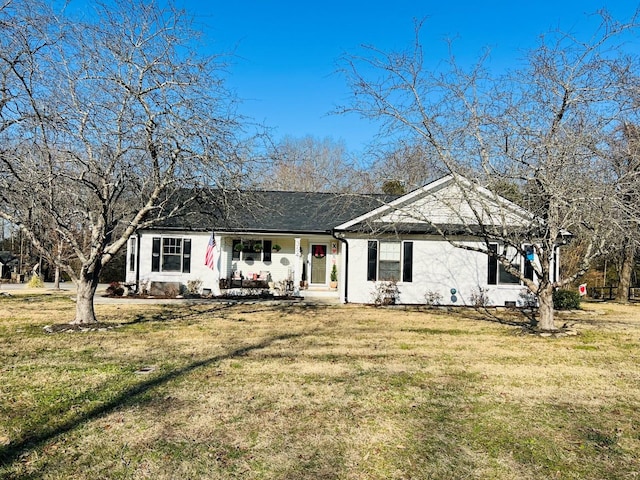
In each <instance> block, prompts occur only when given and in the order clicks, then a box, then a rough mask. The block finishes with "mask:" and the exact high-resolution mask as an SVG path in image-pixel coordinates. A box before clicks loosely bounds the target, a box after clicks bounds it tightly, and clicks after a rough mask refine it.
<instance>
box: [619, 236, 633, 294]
mask: <svg viewBox="0 0 640 480" xmlns="http://www.w3.org/2000/svg"><path fill="white" fill-rule="evenodd" d="M625 243H626V245H625V246H624V249H623V250H622V268H621V269H620V282H619V283H618V292H617V293H616V301H617V302H621V303H628V302H629V287H630V286H631V275H632V273H633V265H634V263H635V258H636V246H635V243H634V240H633V238H627V239H626V242H625Z"/></svg>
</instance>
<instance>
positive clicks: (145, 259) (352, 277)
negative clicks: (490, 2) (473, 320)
mask: <svg viewBox="0 0 640 480" xmlns="http://www.w3.org/2000/svg"><path fill="white" fill-rule="evenodd" d="M461 181H463V182H465V183H464V185H465V186H470V185H471V183H470V182H468V181H466V180H461V179H459V178H456V177H453V176H447V177H444V178H441V179H439V180H436V181H434V182H431V183H429V184H427V185H425V186H424V187H422V188H419V189H417V190H414V191H412V192H410V193H408V194H406V195H401V196H389V195H362V194H333V193H304V192H245V193H243V194H237V195H230V196H229V197H226V198H225V199H224V201H219V200H214V199H215V198H216V195H215V194H214V195H213V196H212V197H211V199H210V200H209V201H205V202H203V205H202V207H203V208H202V209H200V210H199V211H197V212H196V211H194V212H192V214H190V215H184V216H181V217H175V218H172V219H170V220H168V221H166V222H164V223H162V224H160V225H156V226H154V227H153V228H149V229H144V230H140V231H138V233H137V234H136V235H135V236H132V237H131V238H130V240H129V242H128V245H127V266H126V282H127V283H128V284H137V285H141V284H149V283H151V284H153V283H156V282H165V283H173V284H174V285H175V284H180V285H182V286H185V287H186V286H187V285H189V284H191V286H192V287H193V286H194V285H195V286H197V288H199V289H200V290H201V292H204V293H211V294H213V295H219V294H221V293H224V292H227V291H234V290H246V289H252V288H270V289H272V290H273V291H275V292H276V293H281V292H283V291H293V293H295V294H299V295H302V296H306V295H313V294H314V293H317V292H327V293H324V294H325V295H335V296H336V298H339V299H340V301H342V302H344V303H347V302H351V303H373V302H374V297H375V295H376V293H377V292H378V291H379V289H380V286H381V285H383V284H385V283H386V282H393V284H394V285H395V286H397V292H398V296H397V298H396V303H403V304H423V303H433V302H437V303H440V304H454V305H469V304H473V303H475V302H477V299H478V295H483V296H484V299H485V301H486V303H487V304H491V305H496V306H499V305H523V302H525V301H526V297H527V296H526V295H523V292H524V291H525V289H524V287H523V285H522V284H521V282H520V281H519V280H518V279H517V278H515V277H514V276H512V275H510V274H509V273H508V272H506V271H505V269H504V268H503V267H502V265H501V264H500V263H499V262H498V261H497V260H496V259H495V258H494V257H491V256H488V255H486V254H484V253H481V252H478V251H474V250H473V248H474V247H482V246H486V244H485V242H484V240H483V239H482V238H481V237H480V236H479V232H480V231H481V230H482V228H483V226H485V225H488V224H494V223H498V222H500V223H501V224H502V225H505V224H506V225H508V226H509V227H510V228H527V227H528V226H530V225H531V224H532V222H534V221H535V220H534V219H533V217H532V215H531V214H530V213H529V212H527V211H526V210H524V209H522V208H520V207H518V206H517V205H515V204H513V203H511V202H509V201H508V200H506V199H504V198H501V197H497V196H495V195H494V194H492V193H491V192H489V191H488V190H486V189H483V188H481V187H474V188H473V189H468V190H467V189H466V188H461ZM240 195H241V196H240ZM214 205H216V206H215V207H214ZM445 236H446V237H447V238H445ZM460 247H462V248H460ZM465 247H469V248H465ZM491 248H496V249H497V248H500V246H499V245H498V244H496V245H495V246H494V245H492V246H491ZM556 259H559V256H558V252H556ZM535 261H536V260H535V258H534V257H533V256H532V257H529V258H521V256H519V255H515V254H514V258H513V260H512V264H514V265H516V266H517V268H520V269H522V270H521V271H522V272H524V273H525V275H531V277H530V278H532V277H533V273H532V270H531V264H532V263H531V262H535ZM557 263H558V261H556V265H555V270H556V271H555V273H554V275H557V268H558V265H557ZM334 267H335V268H334ZM332 270H335V274H336V275H337V288H336V289H331V284H332V282H331V277H332ZM328 292H333V293H328Z"/></svg>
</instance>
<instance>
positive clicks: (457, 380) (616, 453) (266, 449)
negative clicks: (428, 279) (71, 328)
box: [0, 297, 640, 479]
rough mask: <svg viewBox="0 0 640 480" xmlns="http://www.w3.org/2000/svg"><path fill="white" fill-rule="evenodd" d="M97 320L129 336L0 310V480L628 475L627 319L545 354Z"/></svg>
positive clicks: (304, 320) (430, 337)
mask: <svg viewBox="0 0 640 480" xmlns="http://www.w3.org/2000/svg"><path fill="white" fill-rule="evenodd" d="M627 308H629V309H633V308H634V307H627ZM636 308H637V307H636ZM97 310H98V314H99V316H100V318H101V319H102V320H105V321H108V322H111V323H113V324H116V323H122V324H124V325H123V326H122V327H120V328H114V329H112V330H109V331H105V332H84V333H59V334H46V333H45V332H44V331H43V329H42V327H43V326H44V325H47V324H51V323H55V322H56V321H58V322H64V321H65V320H66V319H69V318H70V316H72V314H73V303H71V302H69V301H68V299H64V298H58V299H56V298H52V297H46V298H43V299H42V302H40V301H39V299H38V297H33V298H31V299H29V300H26V299H21V298H19V297H15V298H9V299H2V300H0V376H1V379H2V382H0V465H1V466H0V478H6V479H26V478H51V479H54V478H55V479H58V478H59V479H62V478H65V479H66V478H77V479H95V478H114V479H138V478H154V479H174V478H211V479H232V478H242V479H293V478H295V479H305V478H308V479H317V478H327V479H328V478H332V479H406V478H420V479H423V478H437V479H440V478H446V479H458V478H472V479H473V478H477V479H486V478H492V479H538V478H545V479H546V478H559V479H604V478H612V479H613V478H620V479H623V478H634V476H635V475H637V473H638V472H639V471H640V463H639V458H640V413H639V412H640V408H639V407H640V382H639V380H640V378H639V377H638V373H637V372H638V369H637V365H638V358H639V357H640V351H639V349H638V348H639V347H638V345H639V344H640V343H639V341H638V340H639V339H640V321H637V322H636V321H635V320H629V319H628V318H631V319H633V318H635V317H636V316H637V315H636V314H635V312H636V311H635V310H632V311H631V313H627V314H626V315H627V317H628V318H627V317H625V321H624V322H620V321H618V320H619V318H618V316H617V315H618V313H615V312H612V313H606V314H600V313H599V314H595V313H594V314H593V315H589V314H587V315H585V314H581V316H580V317H579V318H578V319H575V318H569V319H568V320H570V321H571V322H572V323H573V322H577V324H576V328H577V329H578V330H579V332H580V335H578V336H576V337H564V338H553V339H543V338H539V337H536V336H533V335H522V334H521V331H520V330H519V329H518V328H517V327H516V326H513V325H510V324H507V323H498V322H496V321H495V320H496V319H495V318H493V319H492V320H493V321H484V320H482V319H481V318H479V317H478V316H477V314H475V313H471V312H458V313H455V314H446V313H444V312H425V311H411V310H406V311H402V312H401V313H399V312H398V311H397V310H385V309H373V308H366V307H353V306H351V307H342V308H336V307H318V308H301V307H286V308H285V307H276V306H273V307H271V306H269V307H268V306H263V305H259V304H257V305H245V306H242V305H239V306H222V305H215V304H208V305H202V306H195V307H187V306H179V307H175V308H171V307H166V306H154V305H143V306H137V305H131V306H103V305H98V306H97ZM509 315H512V314H511V313H510V314H509ZM581 319H584V323H580V321H581ZM565 320H566V319H565ZM563 321H564V320H563ZM509 323H514V322H513V318H510V319H509Z"/></svg>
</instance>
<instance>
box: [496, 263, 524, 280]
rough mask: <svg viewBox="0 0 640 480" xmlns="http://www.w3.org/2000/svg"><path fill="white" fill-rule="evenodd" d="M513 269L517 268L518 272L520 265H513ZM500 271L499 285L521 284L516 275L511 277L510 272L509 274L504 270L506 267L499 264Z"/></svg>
mask: <svg viewBox="0 0 640 480" xmlns="http://www.w3.org/2000/svg"><path fill="white" fill-rule="evenodd" d="M512 267H513V268H515V269H516V270H518V268H519V265H518V264H512ZM498 271H499V279H498V281H499V283H501V284H505V283H506V284H518V283H520V279H519V278H518V277H516V276H514V275H511V274H510V273H509V272H507V271H506V270H505V268H504V265H502V264H501V263H499V264H498Z"/></svg>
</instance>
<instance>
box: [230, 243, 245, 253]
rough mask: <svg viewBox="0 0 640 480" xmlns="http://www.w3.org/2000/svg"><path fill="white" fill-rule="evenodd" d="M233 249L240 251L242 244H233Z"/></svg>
mask: <svg viewBox="0 0 640 480" xmlns="http://www.w3.org/2000/svg"><path fill="white" fill-rule="evenodd" d="M233 249H234V250H235V251H236V252H241V251H242V250H243V249H244V244H242V243H236V244H235V246H234V247H233Z"/></svg>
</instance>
